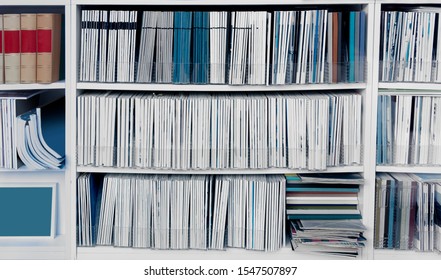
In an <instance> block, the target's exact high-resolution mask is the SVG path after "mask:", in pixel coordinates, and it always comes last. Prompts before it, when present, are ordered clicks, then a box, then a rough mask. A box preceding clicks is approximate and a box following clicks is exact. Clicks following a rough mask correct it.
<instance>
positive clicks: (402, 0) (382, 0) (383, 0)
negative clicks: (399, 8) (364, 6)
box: [375, 0, 441, 5]
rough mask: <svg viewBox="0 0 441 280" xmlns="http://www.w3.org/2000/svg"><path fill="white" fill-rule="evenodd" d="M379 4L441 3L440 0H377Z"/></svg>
mask: <svg viewBox="0 0 441 280" xmlns="http://www.w3.org/2000/svg"><path fill="white" fill-rule="evenodd" d="M375 2H376V3H378V4H396V5H402V4H415V5H423V4H441V3H440V1H439V0H423V1H416V0H375Z"/></svg>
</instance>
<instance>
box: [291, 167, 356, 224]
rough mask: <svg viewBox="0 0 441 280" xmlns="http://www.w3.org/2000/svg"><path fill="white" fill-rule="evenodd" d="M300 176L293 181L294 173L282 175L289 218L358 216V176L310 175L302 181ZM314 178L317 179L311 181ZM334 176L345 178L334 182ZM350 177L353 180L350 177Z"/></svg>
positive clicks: (353, 217) (330, 218)
mask: <svg viewBox="0 0 441 280" xmlns="http://www.w3.org/2000/svg"><path fill="white" fill-rule="evenodd" d="M304 175H306V174H304ZM304 175H303V174H302V175H299V178H300V180H295V176H294V175H288V176H286V178H287V188H286V205H287V206H286V208H287V210H286V213H287V215H288V219H289V220H298V219H303V220H315V219H328V220H336V219H361V215H360V210H359V209H358V192H359V186H358V184H361V183H360V181H361V180H360V179H361V178H360V177H361V176H360V175H358V174H338V175H337V176H336V174H314V175H312V174H311V176H305V178H308V179H307V180H303V178H304ZM308 175H309V174H308ZM316 175H318V176H316ZM315 177H317V178H320V180H321V181H320V180H314V179H315ZM336 177H340V178H345V177H346V179H345V181H343V179H341V181H337V180H336ZM351 177H353V178H354V179H352V180H351V179H350V178H351ZM327 178H329V180H326V179H327ZM341 182H343V183H341ZM361 182H362V181H361Z"/></svg>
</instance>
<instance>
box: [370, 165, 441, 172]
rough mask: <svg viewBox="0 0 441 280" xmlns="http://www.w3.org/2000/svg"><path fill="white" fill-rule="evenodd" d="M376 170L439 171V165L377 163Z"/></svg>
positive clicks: (440, 167)
mask: <svg viewBox="0 0 441 280" xmlns="http://www.w3.org/2000/svg"><path fill="white" fill-rule="evenodd" d="M375 170H376V171H377V172H399V173H435V174H436V173H440V174H441V166H389V165H378V166H377V167H376V168H375Z"/></svg>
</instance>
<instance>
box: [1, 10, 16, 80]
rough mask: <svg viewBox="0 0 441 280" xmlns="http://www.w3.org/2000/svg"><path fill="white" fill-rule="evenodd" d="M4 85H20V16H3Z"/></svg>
mask: <svg viewBox="0 0 441 280" xmlns="http://www.w3.org/2000/svg"><path fill="white" fill-rule="evenodd" d="M3 42H4V63H5V83H7V84H18V83H20V15H19V14H5V15H3Z"/></svg>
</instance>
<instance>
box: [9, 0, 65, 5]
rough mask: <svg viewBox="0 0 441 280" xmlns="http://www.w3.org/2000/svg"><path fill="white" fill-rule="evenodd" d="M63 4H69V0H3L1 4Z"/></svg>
mask: <svg viewBox="0 0 441 280" xmlns="http://www.w3.org/2000/svg"><path fill="white" fill-rule="evenodd" d="M8 5H9V6H21V5H26V6H64V5H69V1H66V0H39V1H38V2H37V1H35V0H4V1H2V6H8Z"/></svg>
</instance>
